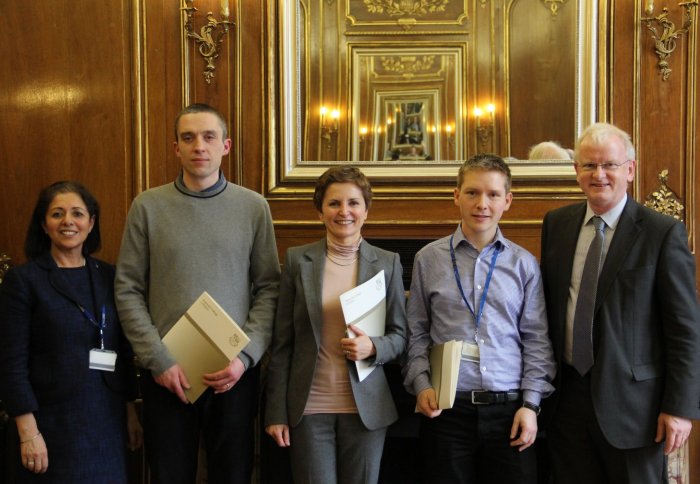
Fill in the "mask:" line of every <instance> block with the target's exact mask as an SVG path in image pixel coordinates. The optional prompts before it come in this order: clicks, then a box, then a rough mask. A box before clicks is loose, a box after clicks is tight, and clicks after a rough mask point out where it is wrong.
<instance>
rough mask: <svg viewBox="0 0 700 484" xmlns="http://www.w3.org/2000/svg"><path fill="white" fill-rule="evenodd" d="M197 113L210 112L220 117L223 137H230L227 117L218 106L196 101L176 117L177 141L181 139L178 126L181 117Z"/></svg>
mask: <svg viewBox="0 0 700 484" xmlns="http://www.w3.org/2000/svg"><path fill="white" fill-rule="evenodd" d="M196 113H210V114H213V115H214V116H216V117H217V118H218V119H219V124H220V125H221V133H222V135H223V139H227V138H228V128H227V127H226V119H224V115H223V114H221V113H220V112H219V111H218V110H217V109H216V108H213V107H212V106H210V105H208V104H204V103H194V104H190V105H189V106H187V107H186V108H185V109H183V110H182V111H180V112H179V113H178V115H177V117H176V118H175V141H179V138H178V136H179V135H178V132H177V128H178V126H179V124H180V118H181V117H183V116H184V115H185V114H196Z"/></svg>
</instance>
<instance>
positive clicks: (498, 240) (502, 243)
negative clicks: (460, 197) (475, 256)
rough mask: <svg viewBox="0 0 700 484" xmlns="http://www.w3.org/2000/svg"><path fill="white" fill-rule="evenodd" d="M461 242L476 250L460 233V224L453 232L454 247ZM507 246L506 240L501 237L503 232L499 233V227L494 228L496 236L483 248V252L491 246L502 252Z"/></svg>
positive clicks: (462, 233)
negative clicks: (498, 248)
mask: <svg viewBox="0 0 700 484" xmlns="http://www.w3.org/2000/svg"><path fill="white" fill-rule="evenodd" d="M462 242H464V243H465V244H467V245H468V246H469V247H471V248H473V249H474V250H476V247H474V245H473V244H472V243H471V242H469V240H468V239H467V238H466V237H465V236H464V232H462V224H461V223H460V224H459V225H457V230H455V232H454V246H455V247H457V246H458V245H459V244H461V243H462ZM509 245H510V244H509V242H508V239H506V238H505V237H504V236H503V232H501V227H496V236H495V237H494V238H493V240H492V241H491V242H489V243H488V244H487V245H486V247H484V250H490V249H491V247H493V246H496V247H500V249H501V250H503V249H505V248H507V247H509Z"/></svg>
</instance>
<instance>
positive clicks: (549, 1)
mask: <svg viewBox="0 0 700 484" xmlns="http://www.w3.org/2000/svg"><path fill="white" fill-rule="evenodd" d="M566 2H567V0H542V3H543V4H544V6H545V7H549V11H550V12H552V17H556V16H557V14H558V13H559V6H560V5H564V4H565V3H566Z"/></svg>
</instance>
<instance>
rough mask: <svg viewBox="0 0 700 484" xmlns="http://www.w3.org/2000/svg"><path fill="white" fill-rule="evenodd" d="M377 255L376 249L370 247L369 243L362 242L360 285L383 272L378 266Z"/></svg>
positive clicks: (358, 282)
mask: <svg viewBox="0 0 700 484" xmlns="http://www.w3.org/2000/svg"><path fill="white" fill-rule="evenodd" d="M376 262H377V253H376V252H375V250H374V247H372V246H371V245H369V244H368V243H367V242H365V241H362V244H361V245H360V258H359V264H358V266H359V267H358V269H357V284H358V285H360V284H362V283H363V282H367V281H368V280H370V279H371V278H373V277H374V276H376V275H377V273H378V272H379V271H380V270H381V267H378V266H377V265H376Z"/></svg>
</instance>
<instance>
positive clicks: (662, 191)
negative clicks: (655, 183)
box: [644, 170, 685, 222]
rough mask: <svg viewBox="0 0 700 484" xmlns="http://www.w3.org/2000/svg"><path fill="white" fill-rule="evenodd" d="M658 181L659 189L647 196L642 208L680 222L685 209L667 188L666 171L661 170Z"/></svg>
mask: <svg viewBox="0 0 700 484" xmlns="http://www.w3.org/2000/svg"><path fill="white" fill-rule="evenodd" d="M658 179H659V183H660V186H659V188H658V189H657V190H654V191H653V192H651V195H648V196H647V200H646V202H644V206H646V207H649V208H651V209H652V210H656V211H657V212H660V213H663V214H665V215H669V216H671V217H673V218H675V219H676V220H680V221H681V222H682V221H683V212H684V210H685V207H684V206H683V204H682V203H681V201H680V199H679V198H678V197H677V196H676V194H675V193H673V190H671V189H670V188H669V187H668V170H662V171H661V173H659V175H658Z"/></svg>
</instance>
